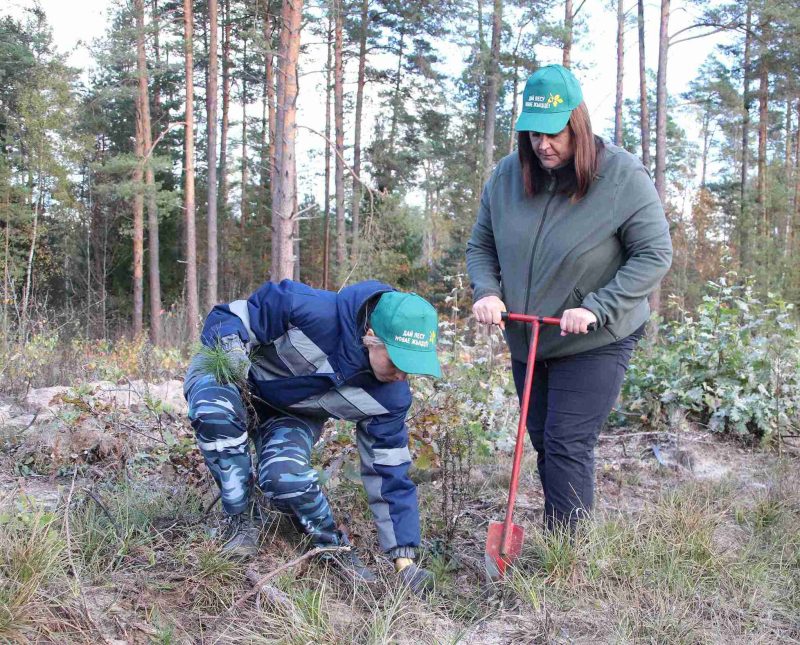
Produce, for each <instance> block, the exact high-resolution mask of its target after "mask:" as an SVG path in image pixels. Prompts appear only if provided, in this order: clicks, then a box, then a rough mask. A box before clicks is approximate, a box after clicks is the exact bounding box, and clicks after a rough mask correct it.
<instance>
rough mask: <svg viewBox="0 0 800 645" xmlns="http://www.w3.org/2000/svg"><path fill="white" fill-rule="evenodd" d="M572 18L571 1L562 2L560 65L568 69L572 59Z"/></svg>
mask: <svg viewBox="0 0 800 645" xmlns="http://www.w3.org/2000/svg"><path fill="white" fill-rule="evenodd" d="M573 18H574V16H573V13H572V0H564V54H563V56H562V58H561V64H562V65H563V66H564V67H567V68H568V67H569V66H570V63H571V62H572V61H571V57H572V20H573Z"/></svg>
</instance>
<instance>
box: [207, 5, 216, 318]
mask: <svg viewBox="0 0 800 645" xmlns="http://www.w3.org/2000/svg"><path fill="white" fill-rule="evenodd" d="M217 13H218V2H217V0H208V22H209V32H210V33H211V38H210V42H209V50H208V52H209V53H208V89H207V90H206V111H207V113H208V123H207V132H208V135H207V136H208V146H207V148H208V150H207V152H208V227H207V228H208V230H207V233H208V282H207V284H206V309H208V310H209V311H211V308H212V307H213V306H214V305H216V304H217V300H218V296H217V288H218V287H217V91H218V88H217V78H218V75H219V68H218V67H219V66H218V60H217V47H218V43H217V40H218V39H217V35H218V33H217V32H218V29H219V26H218V24H217Z"/></svg>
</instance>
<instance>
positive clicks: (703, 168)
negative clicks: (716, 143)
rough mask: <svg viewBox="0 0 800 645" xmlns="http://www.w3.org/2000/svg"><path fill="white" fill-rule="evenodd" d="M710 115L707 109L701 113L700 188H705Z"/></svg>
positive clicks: (709, 146)
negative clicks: (701, 154)
mask: <svg viewBox="0 0 800 645" xmlns="http://www.w3.org/2000/svg"><path fill="white" fill-rule="evenodd" d="M710 130H711V115H710V113H709V112H708V111H706V112H705V113H704V114H703V156H702V160H701V164H700V189H701V190H705V187H706V174H707V172H708V152H709V149H710V148H711V131H710Z"/></svg>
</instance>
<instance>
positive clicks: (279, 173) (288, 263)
mask: <svg viewBox="0 0 800 645" xmlns="http://www.w3.org/2000/svg"><path fill="white" fill-rule="evenodd" d="M302 12H303V1H302V0H284V3H283V8H282V9H281V19H282V20H281V37H280V46H279V48H278V57H277V60H278V62H279V65H278V103H277V119H276V128H275V134H276V138H275V142H276V150H275V164H276V168H275V178H276V181H275V185H274V186H273V193H272V212H273V218H274V219H273V222H274V223H275V224H277V226H276V227H275V232H274V234H273V240H274V244H273V250H274V251H277V256H278V257H277V263H276V262H275V259H273V266H274V267H275V270H274V271H273V276H272V279H273V280H276V281H278V280H283V279H284V278H291V277H292V275H293V272H294V266H295V259H294V249H293V231H294V224H295V220H296V219H297V213H296V210H295V178H296V166H295V135H296V125H295V119H296V113H297V58H298V55H299V53H300V28H301V19H302ZM274 255H275V253H273V256H274Z"/></svg>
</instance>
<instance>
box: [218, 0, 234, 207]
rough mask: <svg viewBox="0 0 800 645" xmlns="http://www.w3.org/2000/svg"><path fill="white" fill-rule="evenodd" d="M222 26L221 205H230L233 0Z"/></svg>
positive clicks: (225, 12) (227, 3)
mask: <svg viewBox="0 0 800 645" xmlns="http://www.w3.org/2000/svg"><path fill="white" fill-rule="evenodd" d="M224 14H225V18H224V25H223V28H222V124H221V126H220V131H219V206H220V209H221V211H222V213H223V214H224V213H225V212H226V210H227V207H228V127H229V123H230V104H231V2H230V0H225V5H224Z"/></svg>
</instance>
